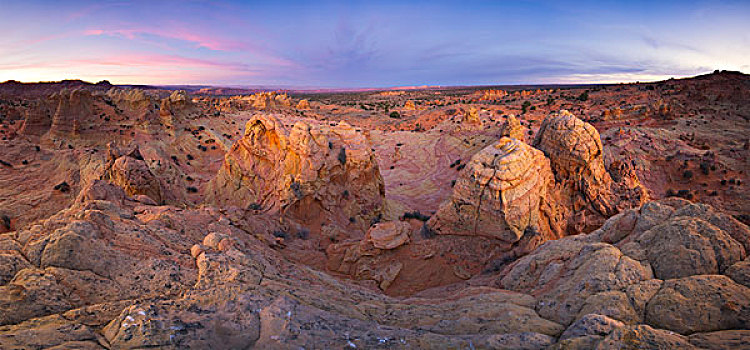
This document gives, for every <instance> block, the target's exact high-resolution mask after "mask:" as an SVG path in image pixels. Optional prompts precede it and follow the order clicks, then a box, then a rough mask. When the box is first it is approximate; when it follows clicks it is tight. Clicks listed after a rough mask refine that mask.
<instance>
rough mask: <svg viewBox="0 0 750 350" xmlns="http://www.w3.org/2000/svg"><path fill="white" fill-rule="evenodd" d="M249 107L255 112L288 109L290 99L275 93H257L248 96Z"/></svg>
mask: <svg viewBox="0 0 750 350" xmlns="http://www.w3.org/2000/svg"><path fill="white" fill-rule="evenodd" d="M247 99H248V100H249V101H250V104H251V107H252V108H253V109H257V110H271V109H279V108H288V107H289V106H291V104H292V100H291V98H290V97H289V96H288V95H287V94H279V93H277V92H275V91H269V92H259V93H257V94H254V95H251V96H248V97H247Z"/></svg>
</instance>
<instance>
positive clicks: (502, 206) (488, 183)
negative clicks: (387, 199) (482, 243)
mask: <svg viewBox="0 0 750 350" xmlns="http://www.w3.org/2000/svg"><path fill="white" fill-rule="evenodd" d="M553 184H554V179H553V175H552V171H551V169H550V165H549V160H548V159H547V158H545V157H544V154H542V152H541V151H539V150H536V149H534V148H532V147H531V146H529V145H527V144H525V143H523V142H521V141H519V140H516V139H510V138H507V137H505V138H502V139H500V141H498V142H496V143H495V144H493V145H491V146H489V147H487V148H485V149H483V150H482V151H480V152H479V153H477V154H476V155H474V156H473V157H472V158H471V161H469V163H467V165H466V169H465V170H463V171H462V172H461V173H460V175H459V178H458V180H457V181H456V184H455V187H454V190H453V194H452V196H451V198H450V200H448V201H446V202H445V203H443V204H442V205H441V206H440V209H439V210H438V212H437V213H436V214H435V215H434V216H433V217H432V218H431V219H430V221H429V222H428V225H429V226H430V227H432V228H434V229H435V230H436V231H437V233H439V234H458V235H479V236H487V237H492V238H496V239H498V240H500V241H502V242H504V243H507V244H512V245H516V244H518V245H519V246H518V248H519V249H520V250H526V249H532V248H533V247H535V246H536V245H537V244H539V243H541V242H543V241H545V240H548V239H555V238H559V237H561V234H562V231H561V228H560V223H559V222H558V218H557V213H556V207H555V202H554V201H553V200H552V198H551V195H552V188H553Z"/></svg>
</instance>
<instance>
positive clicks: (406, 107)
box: [404, 100, 417, 111]
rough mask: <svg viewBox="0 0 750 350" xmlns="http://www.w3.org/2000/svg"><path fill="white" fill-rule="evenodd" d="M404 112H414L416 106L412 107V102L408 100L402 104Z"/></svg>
mask: <svg viewBox="0 0 750 350" xmlns="http://www.w3.org/2000/svg"><path fill="white" fill-rule="evenodd" d="M404 110H405V111H416V110H417V106H415V105H414V101H412V100H408V101H406V102H405V103H404Z"/></svg>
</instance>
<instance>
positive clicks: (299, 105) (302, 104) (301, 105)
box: [297, 100, 310, 109]
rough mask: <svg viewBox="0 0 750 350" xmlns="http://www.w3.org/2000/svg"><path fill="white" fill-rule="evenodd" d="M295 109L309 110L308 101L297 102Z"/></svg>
mask: <svg viewBox="0 0 750 350" xmlns="http://www.w3.org/2000/svg"><path fill="white" fill-rule="evenodd" d="M297 109H310V101H308V100H299V103H297Z"/></svg>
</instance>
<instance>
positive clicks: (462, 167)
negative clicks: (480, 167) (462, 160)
mask: <svg viewBox="0 0 750 350" xmlns="http://www.w3.org/2000/svg"><path fill="white" fill-rule="evenodd" d="M464 168H466V164H460V165H459V166H457V167H456V170H458V171H461V170H464Z"/></svg>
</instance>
